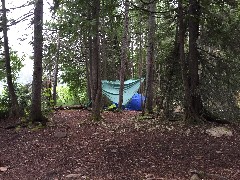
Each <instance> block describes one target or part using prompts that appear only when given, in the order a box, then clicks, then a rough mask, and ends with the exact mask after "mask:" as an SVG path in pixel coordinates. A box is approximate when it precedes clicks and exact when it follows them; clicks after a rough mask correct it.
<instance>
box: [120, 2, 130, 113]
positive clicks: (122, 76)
mask: <svg viewBox="0 0 240 180" xmlns="http://www.w3.org/2000/svg"><path fill="white" fill-rule="evenodd" d="M128 14H129V0H126V1H125V13H124V29H123V39H122V51H121V70H120V89H119V102H118V108H119V109H120V110H121V109H122V103H123V90H124V79H125V69H126V62H127V48H128V26H129V17H128Z"/></svg>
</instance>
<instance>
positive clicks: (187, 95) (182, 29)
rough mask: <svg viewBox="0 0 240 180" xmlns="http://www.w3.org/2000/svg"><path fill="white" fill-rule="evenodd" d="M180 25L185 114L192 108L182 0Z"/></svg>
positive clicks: (179, 14) (179, 8) (180, 1)
mask: <svg viewBox="0 0 240 180" xmlns="http://www.w3.org/2000/svg"><path fill="white" fill-rule="evenodd" d="M178 23H179V54H180V64H181V70H182V72H181V74H182V80H183V87H184V109H185V113H186V112H188V111H189V110H190V109H191V107H190V105H191V104H190V101H189V100H190V98H191V97H190V88H189V83H188V79H189V73H188V67H187V62H186V59H185V50H184V49H185V48H184V44H185V30H186V28H185V27H184V15H183V3H182V0H178Z"/></svg>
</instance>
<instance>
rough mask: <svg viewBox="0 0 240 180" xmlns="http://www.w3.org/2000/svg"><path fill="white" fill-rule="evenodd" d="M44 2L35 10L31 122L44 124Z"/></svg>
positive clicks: (39, 0) (37, 2) (38, 2)
mask: <svg viewBox="0 0 240 180" xmlns="http://www.w3.org/2000/svg"><path fill="white" fill-rule="evenodd" d="M42 29H43V0H37V1H36V5H35V9H34V42H33V46H34V47H33V48H34V65H33V66H34V67H33V82H32V106H31V120H32V121H34V122H42V121H43V119H44V118H43V116H42V109H41V90H42V57H43V55H42V49H43V35H42Z"/></svg>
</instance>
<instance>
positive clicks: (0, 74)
mask: <svg viewBox="0 0 240 180" xmlns="http://www.w3.org/2000/svg"><path fill="white" fill-rule="evenodd" d="M10 58H11V68H12V69H11V70H12V76H13V79H14V80H16V78H17V77H18V73H19V71H20V70H21V68H22V67H23V61H24V58H25V57H24V56H23V57H21V58H20V57H18V55H17V51H12V50H11V51H10ZM5 71H6V70H5V60H4V57H3V56H2V57H1V58H0V81H2V80H5V78H6V73H5Z"/></svg>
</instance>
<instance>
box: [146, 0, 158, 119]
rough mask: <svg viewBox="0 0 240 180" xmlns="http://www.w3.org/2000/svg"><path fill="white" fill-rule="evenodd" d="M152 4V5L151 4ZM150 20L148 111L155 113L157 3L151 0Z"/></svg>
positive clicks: (147, 85)
mask: <svg viewBox="0 0 240 180" xmlns="http://www.w3.org/2000/svg"><path fill="white" fill-rule="evenodd" d="M150 2H151V3H150ZM149 3H150V4H149V8H148V9H149V18H148V47H147V48H148V49H147V75H146V110H147V112H148V113H150V114H151V113H153V94H154V93H153V81H154V79H153V73H154V72H153V71H154V58H155V57H154V54H155V52H154V46H155V45H154V41H155V39H154V38H155V26H156V22H155V14H154V12H155V10H156V1H152V0H149Z"/></svg>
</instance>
